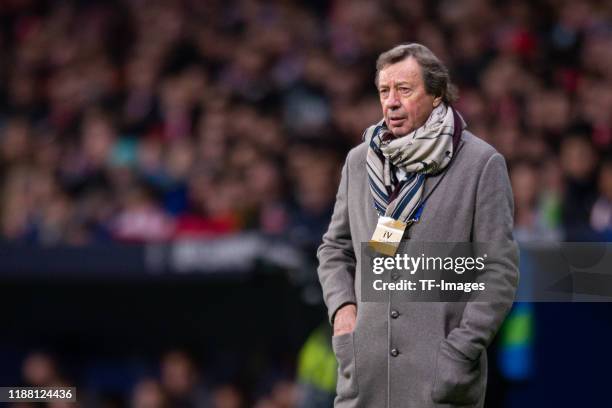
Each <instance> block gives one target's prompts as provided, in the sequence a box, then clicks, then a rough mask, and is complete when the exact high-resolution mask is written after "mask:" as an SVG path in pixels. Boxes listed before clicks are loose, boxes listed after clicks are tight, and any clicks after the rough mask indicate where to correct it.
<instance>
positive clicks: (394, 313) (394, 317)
mask: <svg viewBox="0 0 612 408" xmlns="http://www.w3.org/2000/svg"><path fill="white" fill-rule="evenodd" d="M399 315H400V314H399V312H398V311H397V310H392V311H391V317H392V318H393V319H397V318H398V317H399Z"/></svg>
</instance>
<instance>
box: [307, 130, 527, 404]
mask: <svg viewBox="0 0 612 408" xmlns="http://www.w3.org/2000/svg"><path fill="white" fill-rule="evenodd" d="M367 148H368V147H367V144H366V143H365V142H364V143H362V144H360V145H359V146H357V147H355V148H354V149H352V150H351V151H350V152H349V154H348V156H347V159H346V162H345V164H344V167H343V169H342V178H341V181H340V187H339V189H338V194H337V196H336V204H335V207H334V213H333V216H332V219H331V223H330V224H329V228H328V230H327V232H326V233H325V234H324V236H323V243H322V244H321V246H320V247H319V249H318V253H317V255H318V259H319V268H318V274H319V280H320V282H321V286H322V289H323V295H324V299H325V303H326V305H327V308H328V312H329V318H330V321H331V322H333V317H334V314H335V312H336V311H337V310H338V308H339V307H341V306H343V305H345V304H347V303H354V304H356V305H357V323H356V327H355V330H354V332H353V333H349V334H344V335H340V336H334V337H333V338H332V346H333V349H334V352H335V354H336V358H337V360H338V382H337V388H336V392H337V397H336V399H335V404H334V405H335V407H338V408H352V407H365V408H382V407H387V408H399V407H402V408H409V407H414V408H428V407H440V408H441V407H445V408H449V407H482V406H483V405H484V397H485V389H486V384H487V353H486V347H487V346H488V345H489V344H490V342H491V341H492V339H493V337H494V335H495V333H496V332H497V330H498V329H499V327H500V326H501V324H502V322H503V320H504V318H505V316H506V314H507V313H508V311H509V309H510V307H511V306H512V302H513V299H514V295H515V291H516V286H517V284H518V249H517V246H516V244H515V242H514V239H513V236H512V227H513V199H512V190H511V187H510V181H509V178H508V173H507V169H506V164H505V161H504V158H503V157H502V156H501V155H500V154H499V153H498V152H496V150H495V149H494V148H493V147H491V146H490V145H489V144H487V143H486V142H484V141H483V140H481V139H479V138H477V137H476V136H474V135H473V134H471V133H470V132H468V131H467V130H464V131H463V133H462V134H461V139H460V142H459V146H458V150H457V153H456V155H455V157H454V159H453V161H452V162H451V164H450V166H449V167H447V169H446V170H445V172H443V173H441V174H438V175H435V176H430V177H428V179H427V181H426V182H425V187H424V188H425V191H424V197H425V196H427V195H428V194H429V193H431V194H430V195H429V198H428V200H427V202H426V205H425V206H424V210H423V213H422V215H421V219H420V221H419V222H418V223H417V224H414V225H412V226H411V227H410V228H409V229H408V231H407V232H406V233H405V235H404V238H403V241H405V240H406V239H410V240H413V241H414V242H419V241H420V242H489V243H490V242H499V243H502V245H500V246H501V247H502V248H503V250H502V251H500V253H499V254H498V255H496V259H490V262H489V263H488V264H487V268H490V269H489V270H492V269H493V268H495V271H494V272H495V273H496V274H497V275H496V276H499V277H500V278H499V279H497V278H496V279H495V281H494V283H495V285H497V287H496V291H497V292H496V293H497V294H496V296H497V297H496V299H497V301H496V302H494V303H492V302H488V303H485V302H462V303H459V302H455V303H452V302H451V303H449V302H447V303H443V302H427V303H426V302H412V303H409V302H401V303H400V302H397V303H396V302H394V300H393V297H390V300H389V302H388V303H387V302H385V303H373V302H365V301H362V299H361V290H360V285H361V276H360V269H361V268H360V248H361V243H364V242H368V241H369V239H370V238H371V236H372V233H373V231H374V229H375V227H376V223H377V219H378V215H377V213H376V211H375V210H374V207H373V204H372V197H371V194H370V190H369V187H368V179H367V172H366V165H365V163H366V152H367ZM445 173H446V174H445ZM402 245H404V244H402ZM402 245H400V248H399V251H398V252H399V253H402V250H403V247H402ZM404 249H405V247H404ZM487 272H488V271H487ZM392 350H393V351H392Z"/></svg>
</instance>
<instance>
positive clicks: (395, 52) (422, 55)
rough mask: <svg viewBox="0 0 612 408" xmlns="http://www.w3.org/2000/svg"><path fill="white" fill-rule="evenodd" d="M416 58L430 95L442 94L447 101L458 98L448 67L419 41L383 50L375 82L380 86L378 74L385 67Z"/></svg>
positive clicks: (378, 60) (377, 61)
mask: <svg viewBox="0 0 612 408" xmlns="http://www.w3.org/2000/svg"><path fill="white" fill-rule="evenodd" d="M409 57H412V58H414V59H415V60H416V61H417V63H418V64H419V66H420V67H421V73H422V75H423V83H424V84H425V91H426V92H427V93H428V94H429V95H433V96H441V97H442V100H443V101H444V102H445V103H451V102H454V101H456V100H457V98H458V92H457V87H455V85H453V83H452V82H451V80H450V75H449V74H448V68H446V66H445V65H444V64H443V63H442V61H440V60H439V59H438V57H436V56H435V55H434V53H433V52H431V50H430V49H429V48H427V47H425V46H424V45H421V44H418V43H410V44H401V45H398V46H395V47H393V48H391V49H390V50H388V51H385V52H383V53H382V54H380V55H379V56H378V59H377V60H376V78H375V79H374V83H375V84H376V87H377V88H378V75H379V74H380V71H381V70H382V69H383V68H386V67H387V66H389V65H392V64H395V63H397V62H400V61H403V60H405V59H406V58H409Z"/></svg>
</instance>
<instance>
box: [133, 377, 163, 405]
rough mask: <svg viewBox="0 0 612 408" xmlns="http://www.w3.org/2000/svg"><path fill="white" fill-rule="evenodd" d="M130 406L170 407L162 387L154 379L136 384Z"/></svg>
mask: <svg viewBox="0 0 612 408" xmlns="http://www.w3.org/2000/svg"><path fill="white" fill-rule="evenodd" d="M130 406H131V408H166V407H169V405H168V404H167V402H166V396H165V395H164V392H163V390H162V388H161V386H160V385H159V383H158V382H157V381H155V380H153V379H145V380H142V381H140V382H139V383H138V384H136V386H135V387H134V391H133V393H132V402H131V404H130Z"/></svg>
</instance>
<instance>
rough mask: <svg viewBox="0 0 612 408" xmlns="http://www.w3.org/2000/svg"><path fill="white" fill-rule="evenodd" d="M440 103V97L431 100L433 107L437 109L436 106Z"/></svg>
mask: <svg viewBox="0 0 612 408" xmlns="http://www.w3.org/2000/svg"><path fill="white" fill-rule="evenodd" d="M440 102H442V97H441V96H436V97H435V98H434V100H433V107H434V108H437V107H438V105H440Z"/></svg>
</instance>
